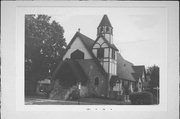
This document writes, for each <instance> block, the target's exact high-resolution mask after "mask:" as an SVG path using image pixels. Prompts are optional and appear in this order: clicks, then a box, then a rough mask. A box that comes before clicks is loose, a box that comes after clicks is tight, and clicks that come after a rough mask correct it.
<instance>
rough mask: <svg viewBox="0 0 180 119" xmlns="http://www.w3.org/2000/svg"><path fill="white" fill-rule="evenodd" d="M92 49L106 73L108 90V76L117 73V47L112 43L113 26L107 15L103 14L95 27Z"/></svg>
mask: <svg viewBox="0 0 180 119" xmlns="http://www.w3.org/2000/svg"><path fill="white" fill-rule="evenodd" d="M92 50H93V53H94V55H95V56H96V58H97V59H98V61H99V63H100V64H101V66H102V67H103V68H104V70H105V72H106V73H107V74H108V91H110V85H109V81H110V78H111V76H113V75H115V76H116V75H117V52H118V49H117V48H116V46H115V45H114V44H113V27H112V25H111V23H110V21H109V19H108V17H107V15H104V16H103V18H102V20H101V22H100V24H99V26H98V27H97V39H96V41H95V43H94V46H93V49H92Z"/></svg>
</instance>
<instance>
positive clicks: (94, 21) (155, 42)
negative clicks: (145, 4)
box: [48, 7, 166, 67]
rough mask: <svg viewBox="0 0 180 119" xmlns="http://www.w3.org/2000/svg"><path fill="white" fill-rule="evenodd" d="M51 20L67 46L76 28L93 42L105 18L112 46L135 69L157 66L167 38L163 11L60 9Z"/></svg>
mask: <svg viewBox="0 0 180 119" xmlns="http://www.w3.org/2000/svg"><path fill="white" fill-rule="evenodd" d="M58 10H59V11H58V12H55V14H48V15H50V16H52V19H53V20H56V21H57V22H59V23H60V24H61V25H62V26H63V28H64V30H65V38H66V41H67V43H69V42H70V40H71V39H72V37H73V36H74V34H75V33H76V31H77V30H78V28H80V29H81V30H80V32H81V33H82V34H84V35H86V36H88V37H90V38H92V39H94V40H95V39H96V35H97V27H98V25H99V23H100V21H101V19H102V17H103V15H104V14H107V15H108V18H109V20H110V22H111V24H112V26H113V39H114V44H115V45H116V47H117V48H118V49H119V52H120V53H121V55H122V56H123V57H124V58H125V59H126V60H128V61H130V62H132V63H133V64H134V65H145V66H146V67H148V66H152V65H154V64H156V65H159V64H160V62H161V60H160V54H161V43H162V42H163V41H165V38H166V35H165V34H166V33H165V32H166V16H165V11H164V9H162V8H116V7H114V8H76V7H74V8H59V9H58Z"/></svg>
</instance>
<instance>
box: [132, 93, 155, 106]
mask: <svg viewBox="0 0 180 119" xmlns="http://www.w3.org/2000/svg"><path fill="white" fill-rule="evenodd" d="M129 99H130V100H131V104H133V105H151V104H153V95H152V93H150V92H136V93H131V94H130V96H129Z"/></svg>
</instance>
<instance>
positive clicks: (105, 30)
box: [97, 15, 113, 44]
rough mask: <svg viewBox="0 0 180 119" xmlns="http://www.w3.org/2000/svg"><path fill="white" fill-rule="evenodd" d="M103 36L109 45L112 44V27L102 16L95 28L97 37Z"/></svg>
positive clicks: (106, 18) (105, 16)
mask: <svg viewBox="0 0 180 119" xmlns="http://www.w3.org/2000/svg"><path fill="white" fill-rule="evenodd" d="M101 35H102V36H104V37H105V38H106V39H107V40H108V42H109V43H111V44H113V27H112V25H111V23H110V21H109V19H108V17H107V15H104V16H103V18H102V20H101V22H100V24H99V26H98V28H97V37H98V36H101Z"/></svg>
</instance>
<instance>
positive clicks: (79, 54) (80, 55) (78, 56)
mask: <svg viewBox="0 0 180 119" xmlns="http://www.w3.org/2000/svg"><path fill="white" fill-rule="evenodd" d="M71 59H84V53H83V52H82V51H80V50H78V49H77V50H76V51H74V52H73V53H71Z"/></svg>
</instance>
